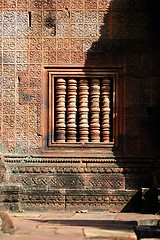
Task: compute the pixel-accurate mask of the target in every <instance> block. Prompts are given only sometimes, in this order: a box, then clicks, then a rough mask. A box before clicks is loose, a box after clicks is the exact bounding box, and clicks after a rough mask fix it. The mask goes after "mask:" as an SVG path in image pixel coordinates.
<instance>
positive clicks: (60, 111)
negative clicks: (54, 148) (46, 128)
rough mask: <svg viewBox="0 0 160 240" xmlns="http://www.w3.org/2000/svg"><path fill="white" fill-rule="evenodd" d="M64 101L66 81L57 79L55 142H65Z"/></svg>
mask: <svg viewBox="0 0 160 240" xmlns="http://www.w3.org/2000/svg"><path fill="white" fill-rule="evenodd" d="M65 99H66V81H65V79H63V78H57V79H56V108H55V119H56V124H55V135H56V142H65V133H66V123H65V113H66V107H65Z"/></svg>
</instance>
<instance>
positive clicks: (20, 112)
mask: <svg viewBox="0 0 160 240" xmlns="http://www.w3.org/2000/svg"><path fill="white" fill-rule="evenodd" d="M158 5H159V3H158V1H154V2H153V4H152V3H150V2H149V1H140V0H132V1H131V0H126V1H124V0H92V1H89V0H71V1H69V0H57V1H55V0H53V1H51V0H5V1H2V0H1V1H0V37H1V39H0V107H1V112H0V124H1V125H0V127H1V130H0V137H1V138H0V151H1V165H0V170H1V175H0V181H1V182H2V183H3V182H8V183H9V184H21V185H22V186H23V188H24V189H25V191H26V192H27V191H28V192H30V191H31V190H36V189H38V191H42V190H43V191H48V192H49V191H52V190H54V191H55V190H56V189H58V190H59V189H63V191H64V189H69V191H70V190H71V189H84V190H88V189H89V190H93V189H94V190H97V189H101V188H104V189H106V191H108V189H112V190H115V189H119V190H120V191H121V194H120V196H125V194H124V193H122V190H124V191H125V190H126V192H127V191H128V190H129V189H134V190H137V191H138V190H139V189H141V187H151V186H152V185H153V184H154V182H155V177H154V176H155V166H157V165H155V162H156V161H157V160H156V159H157V156H158V150H157V149H159V142H158V136H159V133H160V130H159V126H158V125H159V124H158V119H159V118H160V117H159V116H160V113H159V112H160V111H159V102H160V96H159V90H160V83H159V69H160V68H159V51H160V49H159V36H158V35H159V34H158V32H159V23H158V11H157V9H158ZM56 66H58V67H59V66H60V67H61V68H63V67H65V68H67V67H68V66H71V67H72V66H76V67H78V66H80V67H82V68H83V67H84V68H85V69H87V67H92V66H93V68H95V67H96V68H98V67H99V68H100V67H101V66H104V68H105V67H106V68H114V69H121V83H120V84H121V86H119V89H121V90H120V91H121V93H120V103H119V104H118V110H117V112H118V113H119V116H118V118H119V120H118V122H117V124H118V128H119V129H121V130H120V131H118V136H117V141H118V149H116V147H115V148H114V151H110V150H111V149H109V152H108V155H107V153H106V155H105V156H103V157H100V156H98V157H95V156H94V157H93V158H92V157H88V158H86V157H85V156H82V157H83V158H82V157H79V158H78V157H77V156H76V154H75V156H72V157H68V158H67V160H66V157H67V155H66V157H65V158H64V157H63V156H62V157H60V156H58V157H57V158H56V157H52V151H51V152H50V153H49V155H48V154H47V155H45V154H44V151H43V142H44V138H46V136H44V121H45V120H44V119H45V116H44V112H43V110H44V105H45V102H44V100H45V98H44V93H43V88H44V85H45V84H46V81H45V78H46V75H45V74H44V73H45V71H46V70H45V69H46V68H48V69H49V68H51V69H52V68H56ZM119 89H118V90H117V92H118V91H119ZM118 94H119V93H118ZM119 108H120V110H119ZM113 147H114V146H113ZM61 151H62V153H63V149H62V150H61ZM53 152H54V151H53ZM62 155H63V154H62ZM76 157H77V158H76ZM66 162H67V163H66ZM76 162H78V164H79V165H78V166H76V167H74V164H76ZM67 164H68V165H67ZM81 164H82V166H81ZM96 164H99V165H96ZM156 168H157V167H156ZM66 169H68V172H67V170H66ZM115 169H116V170H115ZM74 171H75V172H74ZM156 181H157V180H156ZM30 187H31V189H30ZM89 190H88V192H87V193H86V195H87V196H90V193H89ZM28 192H27V193H26V194H28ZM56 194H57V193H56ZM58 194H59V193H58ZM65 194H66V193H63V194H62V195H63V197H64V196H65ZM70 194H71V196H72V201H73V199H74V197H73V196H74V194H75V193H73V192H72V193H69V196H70ZM96 194H97V193H96ZM96 194H95V195H94V194H93V195H94V196H96ZM107 194H108V193H107V192H105V193H103V194H102V195H103V196H108V195H107ZM127 194H128V193H127ZM129 194H130V193H129ZM134 194H135V192H133V195H134ZM60 195H61V194H60ZM91 195H92V194H91ZM98 195H99V194H98ZM111 195H112V198H113V196H114V193H113V192H112V194H111ZM24 196H25V194H24ZM27 196H28V195H27ZM126 196H128V197H126V204H127V201H129V200H130V198H131V195H126ZM48 198H49V197H48ZM112 198H110V197H109V198H108V200H105V199H103V200H102V199H101V200H95V199H96V197H95V198H94V201H93V202H95V203H94V204H95V205H96V202H97V201H99V203H98V204H99V205H105V204H107V201H111V202H114V199H112ZM26 199H29V198H28V197H26ZM60 199H61V198H60ZM79 199H80V198H79ZM88 199H89V198H88ZM88 199H87V200H86V202H88ZM109 199H111V200H109ZM117 199H118V197H117ZM127 199H128V200H127ZM61 200H62V199H61ZM61 200H59V202H60V203H61ZM23 201H24V202H25V199H23ZM26 201H28V202H29V200H26ZM38 201H39V200H37V202H38ZM63 201H64V199H63V200H62V202H63ZM68 201H71V200H68ZM116 201H118V200H115V204H116ZM119 201H120V202H121V203H122V202H125V201H124V199H123V197H122V198H121V199H120V200H119ZM33 202H36V200H35V201H34V200H33ZM80 202H81V203H82V201H80ZM91 202H92V200H91ZM102 202H104V204H101V203H102ZM63 203H64V202H63ZM63 203H61V204H62V205H63ZM61 204H60V205H61ZM71 205H72V204H71ZM82 205H83V204H82ZM91 205H92V204H91ZM99 205H98V206H99ZM111 205H112V204H111ZM123 207H124V205H123V206H122V207H119V208H117V209H118V211H119V210H121V209H122V208H123ZM113 208H114V207H113Z"/></svg>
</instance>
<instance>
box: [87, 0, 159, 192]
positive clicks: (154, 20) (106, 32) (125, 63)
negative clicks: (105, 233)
mask: <svg viewBox="0 0 160 240" xmlns="http://www.w3.org/2000/svg"><path fill="white" fill-rule="evenodd" d="M159 7H160V3H159V1H158V0H154V1H152V2H151V1H150V0H140V1H139V0H134V1H133V0H132V1H131V0H126V1H123V0H113V1H111V2H110V6H109V8H108V10H107V11H106V12H105V13H104V16H103V21H102V19H101V18H102V15H101V16H99V20H100V21H101V22H102V25H101V27H100V37H99V39H98V41H96V42H93V43H92V45H91V46H90V48H89V49H88V51H87V53H86V62H85V66H89V65H95V66H101V65H107V66H114V67H119V66H122V68H123V70H124V79H125V89H126V92H125V101H124V109H125V114H126V115H125V129H126V131H125V134H124V135H121V136H119V140H120V141H121V142H123V144H124V145H125V149H126V150H125V152H123V154H125V155H126V156H130V157H136V156H139V155H140V156H142V157H144V156H145V157H149V156H152V155H153V156H157V155H158V154H159V149H160V141H159V135H160V124H159V122H160V105H159V104H160V97H159V91H160V81H159V80H158V79H157V78H158V77H159V75H160V70H159V64H158V62H160V47H159V42H160V22H159V10H158V9H159ZM153 78H154V80H153ZM155 79H156V80H155ZM155 82H156V84H155ZM156 94H157V95H156ZM155 95H156V96H157V97H155ZM115 156H116V152H115ZM117 161H118V156H117ZM132 163H133V162H132ZM143 164H144V163H142V165H143ZM151 164H152V165H151V168H150V167H149V169H150V171H149V172H148V170H147V168H146V169H145V166H144V165H143V167H142V166H141V167H140V168H143V174H142V173H141V174H140V175H141V176H140V178H139V169H137V172H134V173H133V174H132V179H130V178H129V177H128V174H125V173H124V175H125V177H126V187H128V188H134V187H135V188H139V189H140V188H141V187H148V188H150V187H155V180H154V178H155V176H154V175H155V169H156V168H157V165H156V164H155V165H154V162H152V163H151ZM119 165H120V166H122V165H123V164H122V165H121V163H119ZM137 166H138V165H137ZM135 167H136V165H135V166H134V163H133V164H132V167H131V166H129V168H130V172H132V170H133V169H134V168H135ZM138 168H139V167H138ZM138 178H139V179H138ZM157 185H159V183H156V187H157Z"/></svg>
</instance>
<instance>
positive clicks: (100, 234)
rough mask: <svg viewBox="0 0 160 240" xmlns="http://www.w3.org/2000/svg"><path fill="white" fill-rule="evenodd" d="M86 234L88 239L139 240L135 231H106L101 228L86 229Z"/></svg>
mask: <svg viewBox="0 0 160 240" xmlns="http://www.w3.org/2000/svg"><path fill="white" fill-rule="evenodd" d="M84 234H85V236H86V237H87V238H108V239H115V240H124V239H134V240H136V239H137V236H136V234H135V232H134V231H133V230H125V231H124V230H121V231H120V230H104V229H99V228H97V229H96V228H94V229H93V228H85V229H84Z"/></svg>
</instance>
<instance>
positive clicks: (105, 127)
mask: <svg viewBox="0 0 160 240" xmlns="http://www.w3.org/2000/svg"><path fill="white" fill-rule="evenodd" d="M101 97H102V110H101V111H102V124H101V129H102V141H103V142H109V140H110V116H109V115H110V79H108V78H103V79H102V81H101Z"/></svg>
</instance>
